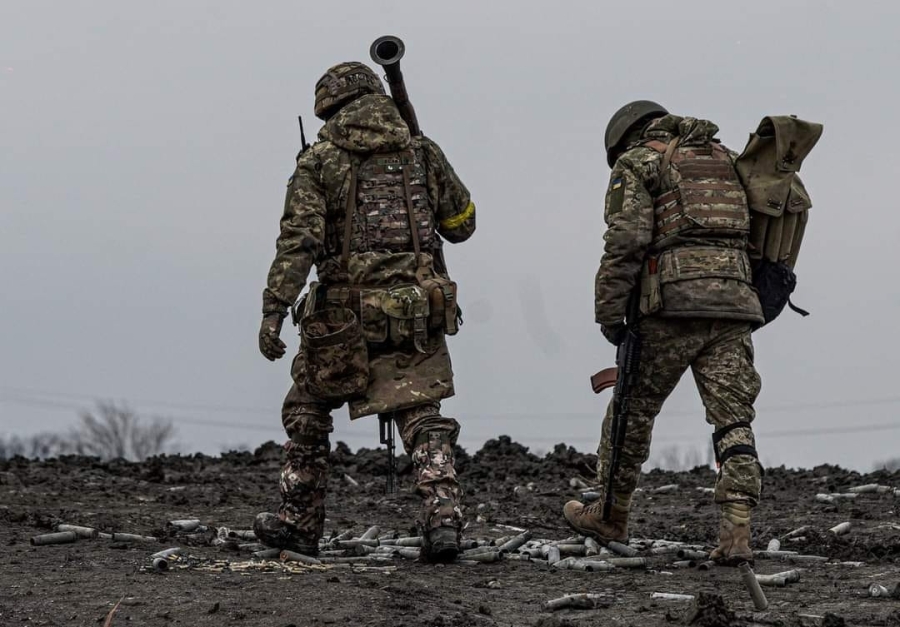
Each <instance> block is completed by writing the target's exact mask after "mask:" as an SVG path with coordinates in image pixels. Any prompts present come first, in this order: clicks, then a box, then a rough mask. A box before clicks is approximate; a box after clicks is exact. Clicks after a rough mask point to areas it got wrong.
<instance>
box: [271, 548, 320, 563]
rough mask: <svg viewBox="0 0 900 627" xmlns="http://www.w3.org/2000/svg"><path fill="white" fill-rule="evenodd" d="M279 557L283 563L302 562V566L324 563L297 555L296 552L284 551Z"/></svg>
mask: <svg viewBox="0 0 900 627" xmlns="http://www.w3.org/2000/svg"><path fill="white" fill-rule="evenodd" d="M278 557H279V558H280V559H281V561H282V562H300V563H301V564H310V565H317V564H321V563H322V562H321V561H319V560H317V559H316V558H314V557H310V556H309V555H303V554H302V553H296V552H294V551H282V552H281V553H280V554H279V555H278Z"/></svg>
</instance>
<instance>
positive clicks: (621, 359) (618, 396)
mask: <svg viewBox="0 0 900 627" xmlns="http://www.w3.org/2000/svg"><path fill="white" fill-rule="evenodd" d="M637 307H638V298H636V297H634V296H632V298H631V299H630V301H629V306H628V319H627V323H628V326H627V327H626V328H625V338H624V339H623V340H622V343H621V344H619V346H618V348H616V367H615V368H604V369H603V370H601V371H600V372H598V373H597V374H595V375H594V376H592V377H591V387H592V388H593V389H594V393H595V394H599V393H600V392H602V391H603V390H605V389H606V388H608V387H613V386H615V387H614V388H613V400H612V403H613V419H612V425H611V429H610V432H611V433H610V444H611V451H610V456H609V470H608V473H607V478H606V494H605V500H604V502H603V521H604V522H605V521H608V520H609V516H610V513H611V512H612V506H613V500H614V497H613V482H614V481H615V477H616V474H617V473H618V472H619V464H620V463H621V456H622V447H623V446H624V444H625V433H626V432H627V430H628V410H629V405H630V403H631V390H632V388H633V387H634V384H635V382H636V381H637V378H638V367H639V366H640V362H641V336H640V335H638V333H637V317H638V316H637V314H638V311H637Z"/></svg>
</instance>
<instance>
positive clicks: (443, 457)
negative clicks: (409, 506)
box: [412, 431, 462, 562]
mask: <svg viewBox="0 0 900 627" xmlns="http://www.w3.org/2000/svg"><path fill="white" fill-rule="evenodd" d="M416 440H417V441H416V445H415V447H414V449H413V453H412V461H413V465H414V467H415V472H416V492H418V494H419V495H420V496H421V497H422V509H421V511H420V514H419V520H418V527H419V530H420V532H421V535H422V544H423V546H422V559H423V560H425V561H428V562H452V561H453V560H455V559H456V556H457V555H458V554H459V545H460V535H461V532H462V511H461V510H460V508H459V500H460V494H459V483H458V482H457V480H456V470H455V469H454V468H453V445H452V444H451V443H450V440H449V438H448V436H447V434H446V433H444V432H442V431H429V432H426V433H422V434H421V435H420V436H419V437H418V438H417V439H416Z"/></svg>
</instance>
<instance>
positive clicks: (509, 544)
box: [500, 531, 531, 553]
mask: <svg viewBox="0 0 900 627" xmlns="http://www.w3.org/2000/svg"><path fill="white" fill-rule="evenodd" d="M529 540H531V532H530V531H524V532H522V533H520V534H519V535H517V536H514V537H512V538H510V539H509V540H508V541H506V542H504V543H503V544H502V545H500V552H501V553H512V552H513V551H515V550H516V549H518V548H519V547H521V546H522V545H523V544H525V543H526V542H528V541H529Z"/></svg>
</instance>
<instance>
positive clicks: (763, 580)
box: [756, 575, 787, 588]
mask: <svg viewBox="0 0 900 627" xmlns="http://www.w3.org/2000/svg"><path fill="white" fill-rule="evenodd" d="M756 581H758V582H759V585H761V586H768V587H772V588H784V587H785V586H786V585H787V579H785V578H784V577H779V576H778V575H757V576H756Z"/></svg>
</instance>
